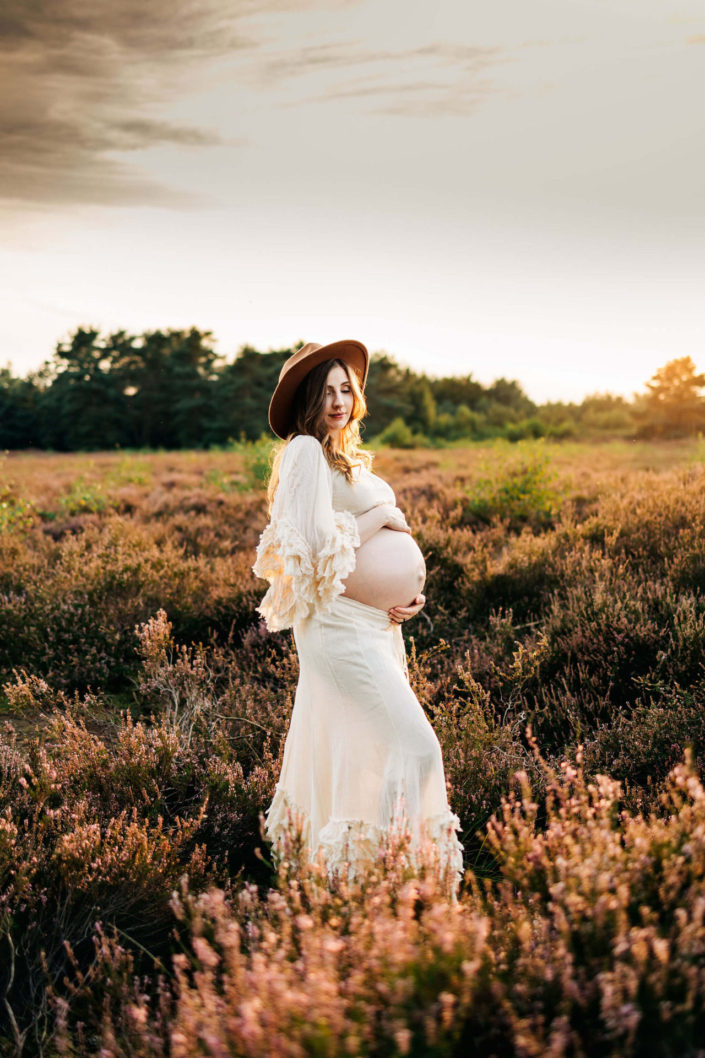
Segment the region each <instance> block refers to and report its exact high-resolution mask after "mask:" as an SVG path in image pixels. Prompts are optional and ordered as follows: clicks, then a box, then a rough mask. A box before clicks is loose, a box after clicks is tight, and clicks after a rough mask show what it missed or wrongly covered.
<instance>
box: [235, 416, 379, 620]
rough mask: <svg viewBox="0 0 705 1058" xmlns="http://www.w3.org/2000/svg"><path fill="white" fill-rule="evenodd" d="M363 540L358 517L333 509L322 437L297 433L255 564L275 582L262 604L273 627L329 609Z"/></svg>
mask: <svg viewBox="0 0 705 1058" xmlns="http://www.w3.org/2000/svg"><path fill="white" fill-rule="evenodd" d="M359 546H360V537H359V534H358V531H357V522H356V520H355V517H354V516H353V515H352V514H351V513H350V511H334V510H333V490H332V476H331V469H330V467H329V465H328V462H327V460H326V457H325V455H324V454H323V449H322V447H321V445H320V442H319V441H317V440H316V438H315V437H310V436H305V435H300V436H298V437H294V438H293V440H291V441H289V443H288V445H287V446H286V449H285V451H284V455H283V456H282V461H281V464H280V467H279V484H278V487H277V491H276V495H275V497H274V504H273V507H272V514H271V519H270V522H269V525H268V526H267V527H266V529H265V530H264V532H263V533H262V535H261V536H260V541H259V545H258V547H257V560H256V562H255V564H254V566H253V567H252V569H253V571H254V572H255V573H256V575H257V576H258V577H262V579H263V580H268V581H269V584H270V587H269V589H268V591H267V593H266V595H265V596H264V598H263V599H262V602H261V603H260V605H259V606H258V607H257V610H258V612H259V613H260V614H261V615H262V616H263V617H264V620H265V622H266V625H267V628H268V629H269V631H270V632H278V631H281V630H282V629H284V628H292V627H293V626H294V625H295V624H296V623H297V622H299V621H302V620H305V619H306V618H307V617H309V616H310V615H311V614H313V613H314V612H315V613H319V614H322V613H325V612H327V610H329V608H330V606H331V604H332V602H333V600H334V599H335V598H336V596H338V595H340V594H341V593H342V591H343V588H344V585H343V581H344V580H345V578H346V577H347V576H348V575H349V574H350V573H352V571H353V569H354V568H355V548H357V547H359Z"/></svg>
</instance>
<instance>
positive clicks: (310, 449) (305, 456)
mask: <svg viewBox="0 0 705 1058" xmlns="http://www.w3.org/2000/svg"><path fill="white" fill-rule="evenodd" d="M321 463H325V465H326V466H328V460H327V459H326V457H325V455H324V453H323V446H322V445H321V442H320V441H319V440H317V438H315V437H313V436H311V434H297V435H296V437H292V439H291V440H290V441H288V442H287V445H286V448H285V449H284V453H283V455H282V461H281V470H283V471H285V472H286V471H289V470H291V469H292V468H294V467H295V468H296V469H297V470H303V471H311V472H313V471H314V470H316V469H317V468H318V467H319V466H320V464H321Z"/></svg>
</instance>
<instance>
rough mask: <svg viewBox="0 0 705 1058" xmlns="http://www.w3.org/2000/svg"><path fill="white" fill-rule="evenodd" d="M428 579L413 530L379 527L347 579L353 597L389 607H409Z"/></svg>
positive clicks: (347, 592) (362, 548)
mask: <svg viewBox="0 0 705 1058" xmlns="http://www.w3.org/2000/svg"><path fill="white" fill-rule="evenodd" d="M425 580H426V563H425V562H424V560H423V555H422V554H421V551H420V549H419V547H418V544H416V543H415V542H414V539H413V537H412V536H411V535H410V534H409V533H401V532H399V531H398V530H396V529H389V528H382V529H378V530H377V532H376V533H375V534H374V536H371V537H370V539H369V540H366V541H365V543H364V544H361V545H360V547H358V549H357V552H356V562H355V569H354V570H353V571H352V573H351V574H350V576H349V577H348V578H347V579H346V580H345V581H344V584H345V591H344V592H343V594H344V595H347V596H348V597H349V598H350V599H356V600H357V601H358V602H364V603H366V604H367V606H376V607H377V609H379V610H388V609H389V608H390V606H409V604H410V603H411V601H412V600H413V599H414V598H415V597H416V595H418V593H419V592H420V591H421V590H422V588H423V586H424V582H425Z"/></svg>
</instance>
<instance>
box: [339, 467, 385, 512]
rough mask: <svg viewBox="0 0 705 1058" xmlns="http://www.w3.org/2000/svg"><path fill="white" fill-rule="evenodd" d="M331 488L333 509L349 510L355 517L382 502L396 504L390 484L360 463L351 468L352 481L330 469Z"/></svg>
mask: <svg viewBox="0 0 705 1058" xmlns="http://www.w3.org/2000/svg"><path fill="white" fill-rule="evenodd" d="M332 488H333V510H334V511H350V513H351V514H352V515H354V517H356V518H357V517H358V515H360V514H364V512H365V511H369V510H371V509H372V508H373V507H379V505H380V504H382V503H391V504H392V505H396V499H395V496H394V490H393V489H392V487H391V485H388V484H387V482H386V481H384V480H383V479H382V478H380V477H378V476H377V474H373V473H372V471H371V470H368V469H367V467H363V466H361V465H360V464H357V465H356V466H355V467H354V469H353V481H352V482H348V481H347V480H346V477H345V475H344V474H342V473H341V472H340V471H339V470H334V471H332Z"/></svg>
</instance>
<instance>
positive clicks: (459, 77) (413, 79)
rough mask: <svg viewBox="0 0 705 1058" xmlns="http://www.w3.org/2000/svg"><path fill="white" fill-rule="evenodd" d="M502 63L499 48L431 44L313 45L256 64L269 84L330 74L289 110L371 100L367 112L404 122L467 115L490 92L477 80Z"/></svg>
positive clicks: (502, 56)
mask: <svg viewBox="0 0 705 1058" xmlns="http://www.w3.org/2000/svg"><path fill="white" fill-rule="evenodd" d="M502 61H505V56H504V53H503V52H502V50H501V49H498V48H486V47H482V48H481V47H473V46H470V45H454V44H447V43H443V42H436V43H430V44H427V45H423V46H420V47H417V48H408V49H404V50H399V51H392V50H384V51H366V50H364V49H360V48H357V49H356V48H351V47H349V46H348V45H342V44H339V45H334V46H330V45H318V46H312V47H307V48H302V49H301V50H300V51H298V52H297V53H295V54H290V53H281V54H279V55H274V56H270V57H268V58H266V59H265V60H264V61H263V62H262V63H261V64H258V68H257V76H258V78H261V79H262V80H263V82H264V81H267V82H268V83H270V84H271V83H272V82H273V81H276V80H291V79H294V78H297V77H299V78H303V77H306V76H307V75H310V74H316V73H319V72H321V71H324V70H335V71H336V78H335V82H334V83H332V82H329V86H328V87H326V88H325V89H324V90H323V91H321V92H317V93H315V94H313V95H308V96H306V97H305V99H303V100H301V99H298V100H296V101H293V102H292V103H290V104H289V105H291V106H299V105H300V103H301V102H305V103H329V102H332V101H334V100H341V99H359V100H370V101H372V102H374V103H375V104H376V105H375V106H373V107H371V108H370V110H371V112H372V113H378V114H390V115H396V116H409V117H436V116H448V115H451V114H456V115H461V114H468V113H470V112H471V111H472V110H474V109H475V107H476V106H477V105H478V103H480V102H481V101H482V100H483V99H484V98H485V97H486V96H487V95H488V94H489V92H490V90H491V86H490V84H489V82H488V81H487V80H482V79H481V77H480V75H481V73H483V72H484V71H485V70H487V69H488V68H489V67H490V66H491V65H494V64H496V63H498V62H502Z"/></svg>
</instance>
